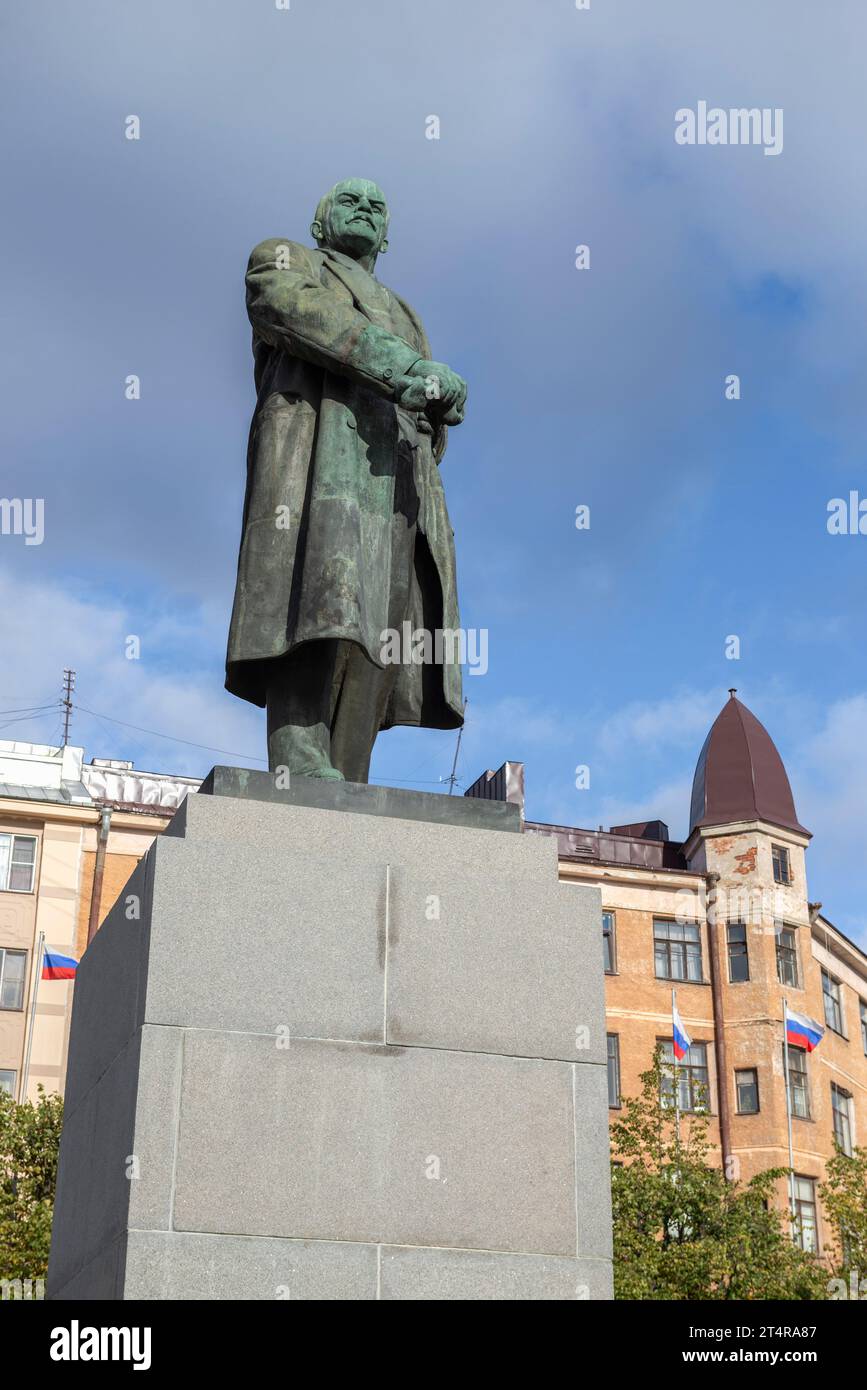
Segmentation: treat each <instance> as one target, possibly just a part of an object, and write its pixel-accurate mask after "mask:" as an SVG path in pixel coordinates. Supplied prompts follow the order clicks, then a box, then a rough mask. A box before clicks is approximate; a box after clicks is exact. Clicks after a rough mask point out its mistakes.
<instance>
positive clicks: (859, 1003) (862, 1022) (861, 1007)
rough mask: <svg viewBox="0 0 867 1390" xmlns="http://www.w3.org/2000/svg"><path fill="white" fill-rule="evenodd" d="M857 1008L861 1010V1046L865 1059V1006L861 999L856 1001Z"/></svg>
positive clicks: (866, 1023)
mask: <svg viewBox="0 0 867 1390" xmlns="http://www.w3.org/2000/svg"><path fill="white" fill-rule="evenodd" d="M858 1007H859V1008H860V1010H861V1046H862V1047H863V1049H864V1056H865V1057H867V1004H865V1003H864V1000H863V999H859V1000H858Z"/></svg>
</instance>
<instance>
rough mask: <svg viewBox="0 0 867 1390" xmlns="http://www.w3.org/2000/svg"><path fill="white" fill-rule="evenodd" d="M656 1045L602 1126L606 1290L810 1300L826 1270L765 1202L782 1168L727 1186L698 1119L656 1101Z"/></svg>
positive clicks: (821, 1291) (632, 1294)
mask: <svg viewBox="0 0 867 1390" xmlns="http://www.w3.org/2000/svg"><path fill="white" fill-rule="evenodd" d="M664 1078H666V1079H667V1080H668V1085H669V1092H670V1077H668V1076H667V1074H666V1067H665V1064H664V1063H663V1060H662V1051H661V1049H660V1048H657V1051H656V1054H655V1056H654V1061H653V1066H652V1067H651V1069H650V1070H649V1071H646V1072H644V1073H643V1074H642V1077H641V1083H642V1091H641V1095H640V1096H638V1097H636V1098H633V1099H630V1100H626V1101H624V1106H623V1112H622V1114H621V1116H620V1118H619V1119H618V1120H617V1121H616V1122H615V1123H614V1124H613V1125H612V1129H611V1144H612V1154H613V1158H614V1167H613V1169H612V1198H613V1205H614V1289H615V1296H616V1297H617V1298H622V1299H664V1300H668V1299H819V1298H825V1297H827V1293H826V1285H827V1271H826V1270H824V1269H823V1267H822V1265H821V1264H820V1262H819V1260H818V1259H817V1258H816V1256H814V1255H810V1254H808V1253H806V1252H804V1251H802V1250H800V1249H799V1248H797V1247H796V1246H795V1245H794V1243H793V1242H792V1239H791V1235H790V1232H789V1223H788V1214H787V1212H785V1211H782V1212H781V1211H780V1210H778V1209H776V1208H775V1207H774V1205H773V1202H772V1198H773V1196H774V1193H775V1191H776V1189H777V1187H778V1184H779V1179H780V1178H781V1177H783V1176H785V1175H786V1171H787V1170H786V1169H768V1170H767V1171H766V1172H763V1173H760V1174H758V1175H757V1176H756V1177H754V1178H752V1179H750V1181H749V1182H747V1183H739V1182H730V1181H727V1180H726V1177H725V1174H724V1173H723V1172H722V1170H721V1169H720V1168H716V1167H712V1166H710V1165H709V1163H708V1151H709V1147H710V1146H709V1142H708V1137H707V1131H708V1120H707V1116H706V1115H704V1114H701V1113H695V1114H689V1115H682V1116H681V1120H680V1126H679V1128H680V1134H679V1135H678V1124H677V1118H676V1113H675V1111H674V1109H673V1107H672V1106H671V1105H670V1104H664V1103H663V1102H662V1100H661V1095H662V1083H663V1079H664Z"/></svg>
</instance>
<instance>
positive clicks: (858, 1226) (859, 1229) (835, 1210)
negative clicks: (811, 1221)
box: [820, 1144, 867, 1287]
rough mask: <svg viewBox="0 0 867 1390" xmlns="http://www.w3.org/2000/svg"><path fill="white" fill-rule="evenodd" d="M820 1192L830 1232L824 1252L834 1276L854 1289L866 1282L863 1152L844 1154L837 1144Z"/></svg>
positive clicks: (866, 1157) (866, 1159)
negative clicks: (849, 1283) (854, 1285)
mask: <svg viewBox="0 0 867 1390" xmlns="http://www.w3.org/2000/svg"><path fill="white" fill-rule="evenodd" d="M820 1192H821V1195H822V1202H823V1205H824V1208H825V1216H826V1218H827V1221H828V1224H829V1225H830V1227H831V1231H832V1241H831V1244H830V1246H829V1249H828V1253H829V1255H830V1256H831V1259H832V1262H833V1266H834V1273H835V1275H836V1276H837V1277H839V1278H842V1279H845V1280H846V1281H847V1283H848V1281H849V1279H850V1276H851V1275H853V1274H854V1275H855V1276H856V1279H855V1283H856V1287H857V1284H858V1282H859V1281H860V1280H864V1279H867V1149H862V1148H856V1149H854V1150H853V1152H852V1154H851V1155H848V1154H845V1153H844V1152H843V1150H842V1149H841V1148H840V1146H839V1144H838V1145H837V1146H836V1152H835V1154H834V1157H833V1158H832V1159H830V1160H829V1162H828V1166H827V1169H826V1175H825V1181H824V1182H823V1183H822V1185H821V1188H820Z"/></svg>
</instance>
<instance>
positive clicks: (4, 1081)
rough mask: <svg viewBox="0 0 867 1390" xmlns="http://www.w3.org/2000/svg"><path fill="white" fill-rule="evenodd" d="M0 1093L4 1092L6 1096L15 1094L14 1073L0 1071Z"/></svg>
mask: <svg viewBox="0 0 867 1390" xmlns="http://www.w3.org/2000/svg"><path fill="white" fill-rule="evenodd" d="M0 1091H5V1092H6V1094H7V1095H8V1096H14V1094H15V1073H14V1071H0Z"/></svg>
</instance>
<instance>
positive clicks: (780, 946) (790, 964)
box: [777, 927, 801, 989]
mask: <svg viewBox="0 0 867 1390" xmlns="http://www.w3.org/2000/svg"><path fill="white" fill-rule="evenodd" d="M795 942H796V938H795V933H794V931H793V929H792V928H791V927H777V979H778V980H779V982H780V984H781V985H789V986H790V987H791V988H792V989H800V988H801V986H800V983H799V980H798V948H797V945H796V944H795Z"/></svg>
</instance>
